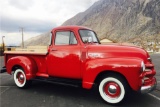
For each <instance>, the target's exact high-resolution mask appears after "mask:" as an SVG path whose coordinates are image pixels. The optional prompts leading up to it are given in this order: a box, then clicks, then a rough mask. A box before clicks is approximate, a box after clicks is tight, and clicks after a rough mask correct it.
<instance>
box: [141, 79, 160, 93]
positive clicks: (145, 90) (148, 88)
mask: <svg viewBox="0 0 160 107" xmlns="http://www.w3.org/2000/svg"><path fill="white" fill-rule="evenodd" d="M156 86H157V81H156V78H153V80H152V84H150V85H147V86H142V87H141V93H142V94H145V93H149V92H151V91H153V90H154V89H155V88H156Z"/></svg>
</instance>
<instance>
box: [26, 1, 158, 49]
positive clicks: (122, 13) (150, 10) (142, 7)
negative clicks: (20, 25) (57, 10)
mask: <svg viewBox="0 0 160 107" xmlns="http://www.w3.org/2000/svg"><path fill="white" fill-rule="evenodd" d="M66 25H80V26H86V27H89V28H92V29H93V30H94V31H95V32H96V33H97V34H98V37H99V38H100V39H102V38H108V39H110V40H113V41H115V42H132V43H133V42H137V41H139V42H140V45H144V44H145V43H143V42H141V41H144V40H145V41H150V40H152V41H155V40H159V42H160V0H99V1H97V2H95V3H94V4H93V5H92V6H91V7H90V8H88V9H87V10H86V11H84V12H81V13H78V14H77V15H76V16H74V17H72V18H71V19H68V20H67V21H66V22H64V23H63V24H62V26H66ZM157 35H158V36H157ZM49 37H50V36H49V33H46V34H42V35H39V36H37V37H34V38H31V39H30V40H27V41H26V42H25V45H26V46H28V45H46V44H47V43H48V41H49ZM157 43H158V42H157Z"/></svg>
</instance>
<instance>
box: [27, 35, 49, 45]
mask: <svg viewBox="0 0 160 107" xmlns="http://www.w3.org/2000/svg"><path fill="white" fill-rule="evenodd" d="M49 44H50V32H47V33H44V34H41V35H38V36H36V37H33V38H30V39H28V40H26V41H25V42H24V45H25V47H26V46H36V45H40V46H46V45H49Z"/></svg>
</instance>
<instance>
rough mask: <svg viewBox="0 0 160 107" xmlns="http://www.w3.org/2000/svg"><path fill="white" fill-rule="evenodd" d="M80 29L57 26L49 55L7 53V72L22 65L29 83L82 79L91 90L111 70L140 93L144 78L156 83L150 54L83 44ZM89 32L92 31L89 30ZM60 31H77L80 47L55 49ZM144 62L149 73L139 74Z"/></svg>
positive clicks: (128, 49)
mask: <svg viewBox="0 0 160 107" xmlns="http://www.w3.org/2000/svg"><path fill="white" fill-rule="evenodd" d="M79 29H88V28H85V27H78V26H67V27H58V28H55V29H53V30H52V43H51V45H50V46H49V48H48V53H46V54H38V53H34V54H28V53H26V54H24V52H23V54H22V53H19V54H17V53H12V54H11V53H7V52H6V53H5V65H6V67H7V72H8V73H10V74H11V72H12V70H13V67H14V66H17V65H18V66H21V67H22V68H23V69H24V71H25V74H26V77H27V80H29V79H32V78H35V77H36V76H43V77H46V78H47V77H49V76H53V77H61V78H71V79H80V80H82V87H83V88H87V89H90V88H91V87H92V85H93V84H94V81H95V79H96V78H97V76H98V75H99V74H100V73H101V72H107V71H112V72H115V73H119V74H121V75H122V76H124V77H125V79H126V80H127V82H128V83H129V85H130V86H131V88H132V89H133V90H135V91H138V90H139V89H140V87H141V86H142V79H143V78H144V77H149V80H146V83H147V85H152V84H153V82H155V80H154V79H153V77H154V75H155V73H156V72H155V70H154V66H153V64H152V63H151V62H150V61H148V60H147V58H149V55H148V53H147V52H146V51H145V50H143V49H141V48H138V47H134V46H122V45H101V44H98V43H90V44H84V43H83V42H82V40H81V38H80V35H79ZM89 30H90V29H89ZM57 31H72V32H74V34H75V36H76V39H77V42H78V44H77V45H67V46H55V45H54V39H55V33H56V32H57ZM142 61H144V63H145V65H146V67H147V68H149V69H150V71H149V72H143V73H142V72H140V66H141V62H142Z"/></svg>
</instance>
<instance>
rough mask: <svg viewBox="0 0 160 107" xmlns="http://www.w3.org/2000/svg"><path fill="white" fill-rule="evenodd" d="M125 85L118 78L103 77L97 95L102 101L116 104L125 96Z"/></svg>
mask: <svg viewBox="0 0 160 107" xmlns="http://www.w3.org/2000/svg"><path fill="white" fill-rule="evenodd" d="M126 89H127V84H126V82H125V80H124V79H123V78H121V77H120V76H112V77H105V78H103V79H102V80H101V82H100V84H99V93H100V96H101V97H102V98H103V100H104V101H106V102H107V103H110V104H118V103H120V102H122V101H123V99H124V98H125V96H126V94H127V93H126Z"/></svg>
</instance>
